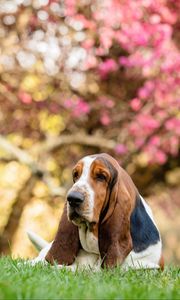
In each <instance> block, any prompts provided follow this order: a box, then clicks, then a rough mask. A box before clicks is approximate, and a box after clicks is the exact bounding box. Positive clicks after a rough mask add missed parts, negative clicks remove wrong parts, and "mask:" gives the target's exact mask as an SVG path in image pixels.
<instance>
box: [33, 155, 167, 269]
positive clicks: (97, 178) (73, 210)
mask: <svg viewBox="0 0 180 300" xmlns="http://www.w3.org/2000/svg"><path fill="white" fill-rule="evenodd" d="M72 178H73V185H72V187H71V188H70V190H69V191H68V193H67V199H66V202H65V206H64V210H63V213H62V217H61V220H60V224H59V227H58V230H57V234H56V236H55V239H54V241H53V242H52V243H49V244H48V243H46V242H45V241H43V240H42V239H41V238H40V237H38V236H37V235H35V234H34V233H32V232H29V238H30V239H31V241H32V242H33V243H34V244H35V245H36V247H39V249H42V250H41V252H40V253H39V256H38V257H37V258H35V259H34V260H33V261H32V264H36V263H37V262H40V261H41V262H46V263H50V264H52V265H53V264H54V263H57V264H58V267H59V268H61V267H63V266H66V268H68V269H70V270H72V271H75V270H77V268H79V269H91V270H95V271H98V270H100V269H101V268H114V267H117V266H121V268H125V269H129V268H133V269H162V270H163V268H164V260H163V255H162V241H161V237H160V233H159V230H158V228H157V226H156V224H155V221H154V218H153V214H152V211H151V208H150V207H149V205H148V204H147V203H146V202H145V200H144V199H143V197H142V196H141V195H140V194H139V192H138V190H137V188H136V186H135V185H134V183H133V181H132V179H131V177H130V176H129V175H128V174H127V172H126V171H125V170H124V169H123V168H122V167H121V166H120V165H119V163H118V162H117V161H116V160H115V159H114V158H113V157H112V156H110V155H108V154H106V153H102V154H95V155H89V156H86V157H84V158H82V159H81V160H80V161H78V163H77V164H76V165H75V167H74V168H73V171H72Z"/></svg>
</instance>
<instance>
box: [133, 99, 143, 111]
mask: <svg viewBox="0 0 180 300" xmlns="http://www.w3.org/2000/svg"><path fill="white" fill-rule="evenodd" d="M130 106H131V108H132V109H133V110H134V111H139V110H140V108H141V106H142V104H141V101H140V100H139V99H138V98H134V99H132V100H131V102H130Z"/></svg>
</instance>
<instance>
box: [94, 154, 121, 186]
mask: <svg viewBox="0 0 180 300" xmlns="http://www.w3.org/2000/svg"><path fill="white" fill-rule="evenodd" d="M97 160H98V161H100V162H102V164H103V165H104V166H105V168H107V169H108V171H109V172H110V175H111V182H110V188H112V186H113V185H114V184H115V183H116V181H117V177H118V171H117V170H116V168H115V167H114V166H113V165H112V164H111V162H110V161H109V160H108V159H106V158H104V157H102V156H99V157H97ZM95 161H96V160H95Z"/></svg>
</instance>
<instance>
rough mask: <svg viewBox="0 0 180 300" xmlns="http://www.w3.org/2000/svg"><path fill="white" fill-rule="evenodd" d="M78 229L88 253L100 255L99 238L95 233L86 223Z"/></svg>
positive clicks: (82, 243)
mask: <svg viewBox="0 0 180 300" xmlns="http://www.w3.org/2000/svg"><path fill="white" fill-rule="evenodd" d="M78 229H79V239H80V242H81V246H82V248H83V249H84V250H85V251H86V252H88V253H94V254H98V255H99V246H98V239H97V238H96V237H95V235H94V234H93V233H92V232H91V231H89V229H88V228H87V227H86V225H85V224H83V225H81V226H80V227H79V228H78Z"/></svg>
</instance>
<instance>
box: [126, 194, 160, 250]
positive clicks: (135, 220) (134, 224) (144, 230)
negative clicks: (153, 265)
mask: <svg viewBox="0 0 180 300" xmlns="http://www.w3.org/2000/svg"><path fill="white" fill-rule="evenodd" d="M130 226H131V237H132V241H133V250H134V251H135V252H141V251H143V250H145V249H146V248H148V247H149V246H151V245H154V244H156V243H157V242H158V241H159V240H160V236H159V232H158V230H157V228H156V226H155V225H154V223H153V221H152V220H151V218H150V217H149V215H148V213H147V212H146V209H145V207H144V205H143V202H142V200H141V198H140V196H139V195H138V196H137V198H136V206H135V208H134V210H133V212H132V214H131V220H130Z"/></svg>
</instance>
